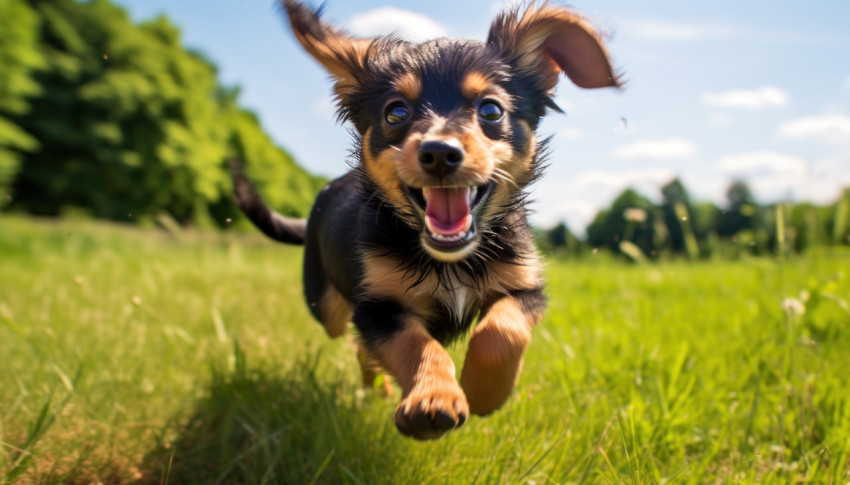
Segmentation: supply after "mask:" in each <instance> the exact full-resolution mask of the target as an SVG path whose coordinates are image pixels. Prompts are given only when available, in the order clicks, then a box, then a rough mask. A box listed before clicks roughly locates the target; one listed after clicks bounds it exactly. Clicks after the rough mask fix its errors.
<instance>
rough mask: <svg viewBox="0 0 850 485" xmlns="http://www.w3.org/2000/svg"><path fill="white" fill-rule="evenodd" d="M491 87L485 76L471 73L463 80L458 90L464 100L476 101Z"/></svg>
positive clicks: (474, 72)
mask: <svg viewBox="0 0 850 485" xmlns="http://www.w3.org/2000/svg"><path fill="white" fill-rule="evenodd" d="M491 85H492V83H491V82H490V80H489V79H488V78H487V76H485V75H484V74H481V73H480V72H476V71H473V72H470V73H469V74H467V75H466V76H465V77H464V78H463V81H462V82H461V84H460V89H461V93H463V96H464V97H465V98H466V99H476V98H477V97H478V96H480V95H481V93H483V92H485V91H487V89H488V88H490V86H491Z"/></svg>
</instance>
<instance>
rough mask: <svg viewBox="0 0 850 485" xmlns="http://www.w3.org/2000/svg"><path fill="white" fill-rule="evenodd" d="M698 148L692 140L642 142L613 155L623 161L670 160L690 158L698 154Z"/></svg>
mask: <svg viewBox="0 0 850 485" xmlns="http://www.w3.org/2000/svg"><path fill="white" fill-rule="evenodd" d="M696 152H697V147H696V145H694V144H693V142H691V141H690V140H685V139H683V138H668V139H666V140H641V141H638V142H635V143H632V144H630V145H625V146H622V147H620V148H617V149H616V150H614V151H613V152H612V155H613V156H615V157H617V158H620V159H623V160H669V159H675V158H689V157H692V156H694V155H695V154H696Z"/></svg>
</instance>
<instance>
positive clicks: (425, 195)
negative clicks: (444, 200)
mask: <svg viewBox="0 0 850 485" xmlns="http://www.w3.org/2000/svg"><path fill="white" fill-rule="evenodd" d="M430 193H431V189H430V188H428V187H424V188H423V189H422V198H424V199H425V203H426V204H427V203H428V195H429V194H430Z"/></svg>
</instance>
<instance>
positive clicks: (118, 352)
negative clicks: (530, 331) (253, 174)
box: [0, 216, 850, 484]
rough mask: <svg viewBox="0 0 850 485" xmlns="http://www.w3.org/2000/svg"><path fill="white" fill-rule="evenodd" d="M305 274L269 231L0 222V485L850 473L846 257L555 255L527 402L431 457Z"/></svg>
mask: <svg viewBox="0 0 850 485" xmlns="http://www.w3.org/2000/svg"><path fill="white" fill-rule="evenodd" d="M300 261H301V250H300V249H299V248H291V247H285V246H281V245H276V244H273V243H271V242H267V241H266V240H264V239H262V238H261V237H260V236H255V237H247V236H235V235H214V234H198V233H184V234H177V235H169V234H166V233H163V232H155V231H150V230H148V231H144V230H139V229H134V228H128V227H120V226H114V225H105V224H98V223H92V222H81V221H65V222H55V221H54V222H50V221H32V220H28V219H22V218H16V217H10V216H4V217H2V218H0V439H1V440H2V445H0V446H2V453H0V481H4V479H5V481H15V480H17V481H19V482H20V483H96V482H102V483H126V482H130V483H174V484H177V483H179V484H184V483H250V484H255V483H329V484H335V483H480V484H490V483H536V484H540V483H621V482H622V483H662V482H667V483H729V482H740V483H754V482H761V483H769V482H775V483H788V482H794V481H808V482H811V483H836V484H843V483H847V482H848V481H850V476H848V471H850V455H848V453H850V334H848V332H850V328H848V324H850V308H848V297H850V278H849V277H848V275H847V273H848V270H850V253H848V252H847V251H846V249H845V250H843V251H842V250H839V249H833V250H831V251H830V252H827V251H826V250H824V251H818V252H813V253H810V254H809V255H807V256H805V257H796V258H791V259H789V260H787V261H785V262H784V263H780V262H777V261H774V260H769V259H749V260H743V261H738V262H727V261H710V262H700V263H693V264H689V263H684V262H676V261H671V262H664V263H660V264H657V265H649V266H637V265H626V264H622V263H618V262H616V261H613V260H612V259H609V258H607V257H605V256H603V255H601V254H600V255H597V256H594V257H593V258H591V259H588V260H584V261H578V262H569V261H557V260H550V261H549V262H548V266H547V276H548V293H549V294H550V296H551V300H550V306H549V310H548V312H547V314H546V317H545V318H544V321H543V322H542V324H541V325H540V327H539V328H538V329H537V330H536V331H535V337H534V341H533V343H532V344H531V346H530V347H529V349H528V354H527V358H526V363H525V369H524V372H523V375H522V378H521V380H520V383H519V385H518V387H517V390H516V392H515V393H514V395H513V396H512V397H511V399H510V400H509V402H508V403H507V404H506V405H505V407H504V408H503V409H501V410H500V411H498V412H497V413H496V414H494V415H493V416H491V417H488V418H474V417H473V418H471V419H470V420H469V421H468V422H467V424H466V425H464V426H463V428H461V429H460V430H458V431H457V432H454V433H451V434H449V435H448V436H446V437H445V438H443V439H441V440H439V441H436V442H427V443H420V442H416V441H413V440H410V439H406V438H404V437H402V436H401V435H399V434H398V433H397V432H396V431H395V428H394V426H393V424H392V413H393V410H394V409H395V406H396V404H397V401H398V397H399V396H398V392H396V395H395V396H394V397H392V398H389V399H387V398H383V397H381V396H380V394H379V393H377V392H370V391H364V390H362V389H359V387H358V380H359V379H358V370H357V364H356V359H355V356H354V352H353V345H352V343H351V342H350V341H348V340H346V339H339V340H336V341H331V340H329V339H327V338H326V337H325V335H324V333H323V331H322V330H321V328H320V327H319V325H318V324H317V323H315V322H314V321H313V320H312V319H311V318H310V316H309V314H308V312H307V309H306V308H305V305H304V303H303V301H302V298H301V289H300V284H299V281H300V265H301V264H300ZM801 292H802V293H801ZM786 298H795V299H797V300H800V303H801V304H802V305H803V306H804V309H805V313H804V314H802V315H799V314H797V313H796V312H795V311H794V310H793V308H788V309H787V308H786V306H787V305H786V306H784V302H785V300H786ZM794 304H796V303H794ZM463 347H464V344H463V343H460V344H458V345H457V346H456V347H455V348H453V349H452V354H453V355H454V356H455V358H456V362H458V363H460V362H462V360H461V358H462V355H463Z"/></svg>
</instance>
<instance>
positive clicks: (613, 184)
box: [567, 168, 675, 193]
mask: <svg viewBox="0 0 850 485" xmlns="http://www.w3.org/2000/svg"><path fill="white" fill-rule="evenodd" d="M674 176H675V174H674V173H673V171H672V170H669V169H666V168H656V169H648V170H624V171H616V172H608V171H604V170H590V171H587V172H584V173H582V174H580V175H579V176H578V177H576V179H575V180H574V181H573V182H572V183H571V184H570V185H569V188H568V189H567V192H569V193H575V192H581V191H585V190H586V191H592V192H597V191H599V190H606V189H607V191H608V192H611V193H613V192H616V191H618V190H622V189H625V188H626V187H630V186H631V187H639V188H646V187H650V188H656V187H658V186H660V185H661V184H665V183H667V182H669V181H670V180H671V179H673V177H674ZM647 192H650V191H647Z"/></svg>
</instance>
